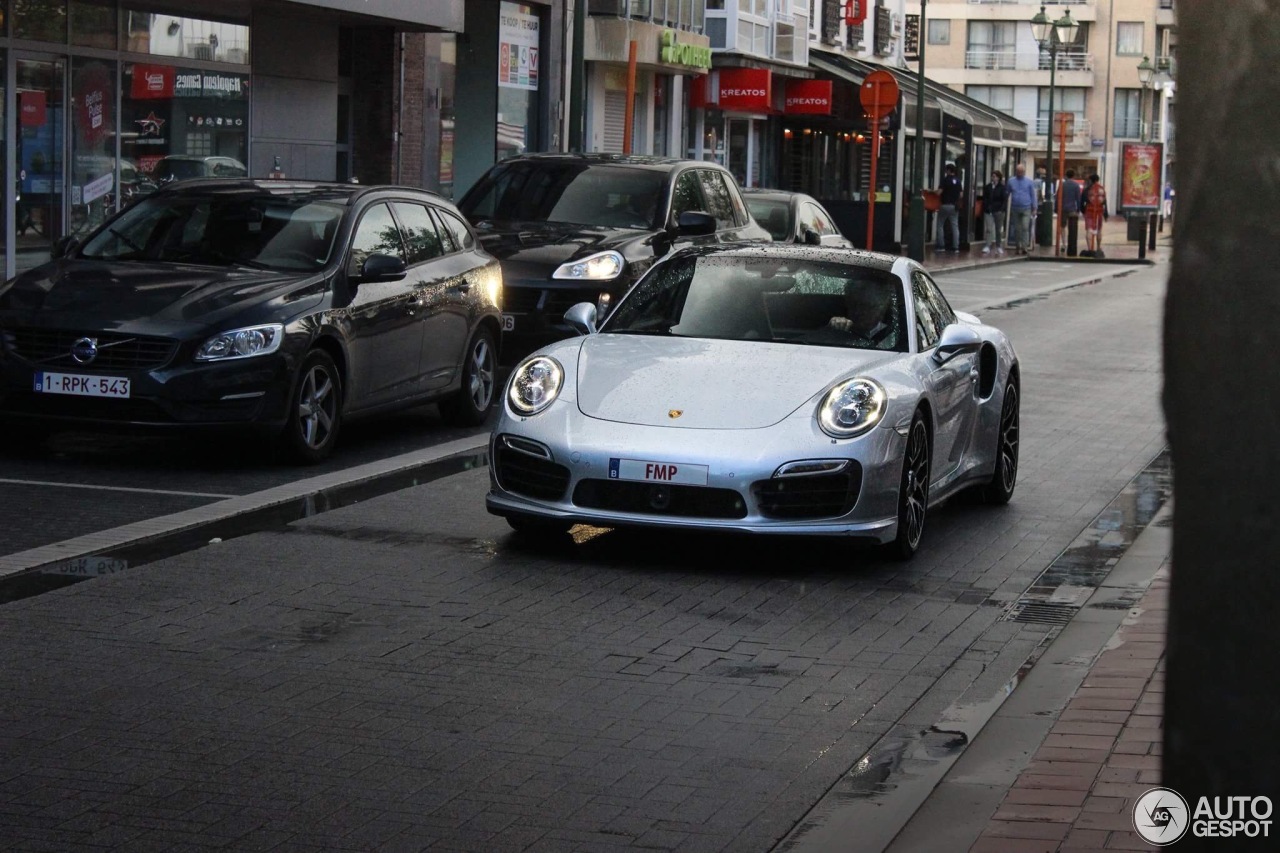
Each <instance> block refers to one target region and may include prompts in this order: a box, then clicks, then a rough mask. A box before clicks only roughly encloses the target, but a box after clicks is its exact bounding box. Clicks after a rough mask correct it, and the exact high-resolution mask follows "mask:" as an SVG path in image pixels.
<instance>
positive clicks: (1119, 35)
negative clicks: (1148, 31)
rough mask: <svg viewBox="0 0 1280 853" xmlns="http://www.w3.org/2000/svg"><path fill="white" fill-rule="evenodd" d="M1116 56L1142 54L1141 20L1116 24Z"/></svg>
mask: <svg viewBox="0 0 1280 853" xmlns="http://www.w3.org/2000/svg"><path fill="white" fill-rule="evenodd" d="M1116 56H1142V22H1141V21H1121V22H1120V23H1118V24H1116Z"/></svg>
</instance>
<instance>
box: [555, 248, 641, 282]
mask: <svg viewBox="0 0 1280 853" xmlns="http://www.w3.org/2000/svg"><path fill="white" fill-rule="evenodd" d="M626 263H627V262H626V261H624V260H623V259H622V255H620V254H618V253H617V252H596V253H595V254H594V255H587V257H585V258H582V259H581V260H577V261H570V262H569V263H567V264H561V265H560V267H559V268H558V269H557V270H556V271H555V272H554V273H552V274H551V277H552V278H567V279H572V280H574V281H612V280H613V279H615V278H617V277H618V276H620V275H622V268H623V267H624V266H626Z"/></svg>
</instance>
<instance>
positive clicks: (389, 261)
mask: <svg viewBox="0 0 1280 853" xmlns="http://www.w3.org/2000/svg"><path fill="white" fill-rule="evenodd" d="M406 275H408V272H407V267H406V266H405V263H404V260H403V259H401V258H397V257H395V256H393V255H383V254H381V253H377V252H375V253H374V254H372V255H370V256H369V257H367V258H365V259H364V263H362V264H361V265H360V275H359V276H358V277H357V278H356V280H357V281H362V282H364V281H399V280H400V279H402V278H404V277H405V276H406Z"/></svg>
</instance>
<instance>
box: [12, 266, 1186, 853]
mask: <svg viewBox="0 0 1280 853" xmlns="http://www.w3.org/2000/svg"><path fill="white" fill-rule="evenodd" d="M1162 277H1163V271H1162V270H1155V271H1144V272H1142V273H1140V274H1138V275H1134V276H1130V277H1127V278H1123V279H1119V280H1113V281H1111V282H1108V283H1105V284H1102V285H1098V286H1095V287H1089V288H1080V289H1077V290H1073V291H1068V292H1064V293H1061V294H1058V295H1055V296H1052V297H1050V298H1048V299H1045V300H1041V301H1037V302H1033V303H1030V304H1027V305H1024V306H1021V307H1018V308H1016V309H1011V310H1007V311H998V312H990V314H989V318H990V319H991V320H992V321H994V322H997V323H999V324H1001V325H1002V326H1004V327H1005V328H1006V329H1008V330H1009V331H1010V333H1011V334H1012V335H1013V337H1014V340H1015V342H1016V344H1017V345H1018V348H1019V352H1020V355H1021V356H1022V359H1023V380H1024V413H1023V453H1024V457H1023V468H1022V479H1021V482H1020V484H1019V488H1018V493H1017V495H1016V496H1015V498H1014V502H1013V504H1012V505H1010V506H1009V507H1007V508H1004V509H999V510H996V509H991V508H986V507H981V506H972V505H964V504H956V505H953V506H949V507H944V508H942V509H940V510H939V511H938V512H937V513H936V514H935V515H933V516H931V522H930V529H929V531H928V532H927V533H926V542H925V546H924V548H923V549H922V551H921V553H920V554H919V555H918V557H917V559H916V560H915V561H914V562H912V563H910V564H906V565H903V564H896V563H886V562H882V561H881V560H880V559H879V558H878V557H877V556H876V555H875V554H874V553H868V552H865V551H864V552H857V553H850V552H848V551H847V550H846V549H845V546H844V545H842V544H841V543H830V542H826V543H817V544H812V543H805V542H786V541H781V542H778V541H764V542H761V541H758V540H754V539H752V540H747V541H743V540H740V539H734V538H729V539H719V538H708V537H695V536H658V535H654V534H647V535H636V534H623V533H617V532H608V533H600V534H599V535H596V536H594V537H593V538H586V539H585V541H582V542H580V543H577V544H574V545H566V546H564V547H562V548H553V549H550V550H543V551H530V550H527V549H523V548H521V547H519V546H518V544H517V543H515V542H514V541H513V540H512V539H511V537H509V536H508V535H507V533H506V529H505V527H504V525H503V524H502V522H501V521H500V520H498V519H493V518H490V517H489V516H487V515H485V514H484V512H483V508H482V502H481V498H482V495H483V492H484V490H485V488H486V480H485V473H484V472H472V473H467V474H462V475H458V476H456V477H452V478H449V479H446V480H443V481H440V482H438V483H435V484H432V485H429V486H424V487H420V488H417V489H413V490H407V491H403V492H398V493H395V494H392V495H388V496H386V497H382V498H378V499H375V500H372V501H370V502H368V503H366V504H361V505H355V506H351V507H348V508H346V509H342V510H337V511H334V512H331V513H328V514H325V515H322V516H319V517H316V518H313V519H311V520H308V521H306V522H300V523H297V524H294V525H291V526H290V527H289V528H287V529H286V530H282V531H279V532H273V533H263V534H256V535H253V536H248V537H244V538H241V539H236V540H232V541H229V542H226V543H222V544H219V545H213V546H210V547H207V548H204V549H202V550H200V551H197V552H193V553H189V554H186V555H183V556H180V557H176V558H173V559H169V560H166V561H164V562H161V563H156V564H152V565H150V566H146V567H142V568H139V569H135V570H131V571H129V572H125V573H121V574H117V575H113V576H110V577H106V578H102V579H99V580H94V581H91V582H88V583H83V584H79V585H77V586H75V587H70V588H67V589H63V590H59V591H57V592H53V593H49V594H46V595H43V596H40V597H38V598H33V599H28V600H24V601H20V602H16V603H14V604H11V605H7V606H5V607H4V608H3V609H0V617H2V618H0V666H2V667H3V672H4V674H5V682H6V685H7V689H6V691H5V692H4V693H3V694H0V847H3V848H5V849H47V847H49V846H55V847H57V848H58V849H73V850H92V849H98V848H99V847H115V848H117V849H122V850H129V851H140V850H150V849H183V850H194V849H202V847H211V848H217V847H223V848H227V849H236V850H251V849H257V850H278V851H285V850H319V849H352V850H372V849H377V850H418V849H425V848H431V849H445V850H484V851H498V850H533V851H561V850H584V851H585V850H612V851H616V850H624V849H677V850H690V851H698V850H732V851H757V850H759V851H763V850H767V849H769V848H770V847H771V846H772V845H773V844H774V843H775V842H776V841H777V840H778V839H779V838H780V837H781V836H782V835H783V834H784V833H785V832H786V831H787V830H788V829H790V828H791V827H792V826H793V825H794V824H795V822H796V821H797V820H799V819H800V818H801V817H802V816H803V815H804V814H805V812H806V811H807V809H808V808H809V807H810V806H811V805H812V804H813V803H814V802H815V801H816V800H817V799H818V797H819V796H820V795H821V794H822V793H823V792H824V791H825V790H826V789H827V788H828V787H830V785H831V784H832V783H833V782H834V781H835V780H836V779H837V778H839V776H840V775H841V774H842V773H844V772H846V771H847V770H848V769H849V768H850V766H851V765H852V764H853V763H854V762H855V761H856V760H857V758H858V757H859V756H860V755H861V754H862V753H863V752H864V751H865V750H866V749H867V748H868V747H869V746H870V745H871V744H872V743H874V742H875V741H876V740H877V739H878V738H879V737H881V736H882V735H884V734H885V733H886V732H888V731H890V730H891V729H892V728H893V727H894V726H895V725H910V726H913V727H918V726H920V725H922V724H924V725H927V724H928V723H929V722H930V721H932V720H934V719H936V718H937V715H938V713H939V712H941V710H942V709H943V708H945V707H946V706H948V705H950V704H951V703H952V702H955V701H957V700H958V699H960V698H961V697H964V696H970V697H982V698H987V697H989V696H991V695H992V694H993V693H994V692H995V691H996V690H997V689H999V687H1000V686H1001V685H1002V684H1004V683H1005V682H1006V681H1007V680H1008V678H1009V677H1010V676H1011V675H1012V674H1013V672H1014V671H1015V670H1016V669H1017V667H1018V666H1019V664H1021V663H1022V662H1023V660H1024V659H1025V658H1026V656H1027V654H1028V653H1029V652H1030V651H1031V650H1032V649H1034V647H1035V646H1036V645H1037V644H1038V643H1039V642H1040V641H1041V639H1042V638H1043V636H1044V630H1045V629H1043V628H1041V627H1037V626H1026V625H1019V624H1016V623H1012V622H1008V621H1003V620H1002V618H1001V616H1002V610H1001V608H1000V607H999V606H995V604H998V603H999V602H1000V601H1007V600H1011V599H1013V598H1016V596H1017V595H1018V594H1019V593H1020V592H1021V591H1022V590H1023V589H1024V588H1025V587H1026V586H1027V584H1028V583H1029V582H1030V581H1031V580H1032V579H1033V578H1034V577H1035V576H1036V575H1037V574H1038V573H1039V572H1040V571H1041V569H1043V568H1044V566H1045V565H1047V564H1048V563H1049V562H1050V561H1051V560H1052V559H1053V558H1054V557H1055V556H1056V555H1057V554H1058V552H1059V551H1060V550H1061V549H1062V548H1063V547H1064V546H1065V545H1066V544H1067V543H1069V542H1070V541H1071V539H1072V538H1073V537H1074V536H1075V535H1076V534H1077V533H1078V532H1079V531H1080V529H1081V528H1082V527H1083V526H1084V525H1085V523H1086V522H1087V521H1088V520H1089V519H1090V518H1091V517H1092V516H1093V515H1094V514H1096V513H1097V512H1098V511H1099V510H1100V509H1101V508H1102V507H1103V506H1105V504H1106V503H1107V502H1108V501H1109V500H1110V498H1111V497H1112V496H1113V495H1114V494H1115V493H1116V492H1117V491H1118V490H1119V489H1120V488H1121V486H1123V484H1124V483H1125V482H1126V481H1127V480H1128V479H1129V478H1131V477H1132V476H1133V474H1134V473H1136V472H1137V471H1138V470H1139V469H1140V468H1141V467H1142V466H1143V465H1144V464H1145V463H1146V462H1147V461H1149V460H1150V458H1151V457H1152V456H1154V455H1155V453H1156V452H1157V451H1158V450H1159V448H1160V447H1161V446H1162V445H1163V443H1164V439H1163V428H1162V425H1161V420H1160V415H1159V407H1158V393H1159V364H1160V361H1159V347H1158V343H1157V341H1158V331H1159V322H1160V316H1161V301H1160V300H1161V296H1162V294H1163V282H1162ZM984 602H988V603H984ZM990 602H994V603H990Z"/></svg>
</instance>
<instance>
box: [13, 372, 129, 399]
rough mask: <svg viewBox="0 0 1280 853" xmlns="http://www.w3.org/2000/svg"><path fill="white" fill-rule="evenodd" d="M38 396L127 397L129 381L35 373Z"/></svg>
mask: <svg viewBox="0 0 1280 853" xmlns="http://www.w3.org/2000/svg"><path fill="white" fill-rule="evenodd" d="M35 390H36V393H38V394H70V395H71V396H73V397H115V398H117V399H121V400H125V399H128V397H129V380H128V379H125V378H124V377H121V376H85V375H83V374H77V373H43V372H40V373H37V374H36V377H35Z"/></svg>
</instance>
